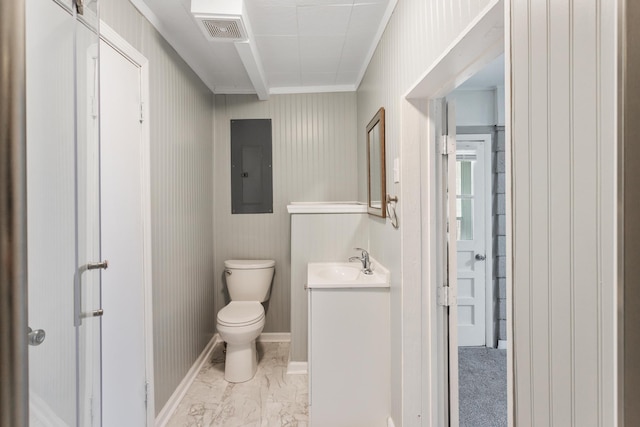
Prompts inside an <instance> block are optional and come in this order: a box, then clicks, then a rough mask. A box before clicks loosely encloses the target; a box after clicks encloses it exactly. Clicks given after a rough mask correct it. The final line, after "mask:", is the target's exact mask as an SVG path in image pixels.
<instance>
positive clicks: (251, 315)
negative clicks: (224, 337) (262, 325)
mask: <svg viewBox="0 0 640 427" xmlns="http://www.w3.org/2000/svg"><path fill="white" fill-rule="evenodd" d="M263 319H264V307H262V304H260V303H259V302H258V301H231V302H230V303H229V304H227V305H226V306H225V307H223V308H222V309H221V310H220V311H219V312H218V324H219V325H222V326H231V327H234V326H235V327H239V326H249V325H253V324H255V323H258V322H261V321H262V320H263Z"/></svg>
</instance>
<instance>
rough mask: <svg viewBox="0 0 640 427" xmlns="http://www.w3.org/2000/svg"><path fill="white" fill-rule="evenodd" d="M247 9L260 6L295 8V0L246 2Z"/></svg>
mask: <svg viewBox="0 0 640 427" xmlns="http://www.w3.org/2000/svg"><path fill="white" fill-rule="evenodd" d="M245 4H246V5H247V7H251V6H254V5H262V6H296V4H297V2H296V0H246V1H245Z"/></svg>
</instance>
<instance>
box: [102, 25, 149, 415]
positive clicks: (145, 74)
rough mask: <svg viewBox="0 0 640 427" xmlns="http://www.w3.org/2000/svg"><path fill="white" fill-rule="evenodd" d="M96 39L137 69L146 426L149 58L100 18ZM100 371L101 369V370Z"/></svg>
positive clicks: (147, 371) (147, 370) (147, 373)
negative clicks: (98, 36) (138, 79)
mask: <svg viewBox="0 0 640 427" xmlns="http://www.w3.org/2000/svg"><path fill="white" fill-rule="evenodd" d="M100 39H101V40H102V41H104V42H105V43H107V44H108V45H109V46H111V47H112V48H113V49H115V50H116V51H117V52H119V53H120V54H121V55H122V56H124V57H125V58H127V59H128V60H129V61H130V62H131V63H132V64H134V65H135V66H136V67H138V68H139V69H140V100H141V102H142V105H141V111H140V114H141V122H142V131H141V151H142V153H141V162H140V170H141V176H142V182H141V183H140V184H141V192H142V200H141V203H142V245H143V255H142V256H143V265H142V274H143V286H144V331H145V333H144V335H145V336H144V343H145V365H146V368H145V369H146V371H145V375H146V378H147V390H146V391H147V396H146V398H147V426H152V425H154V422H155V393H154V390H155V386H154V367H153V306H152V295H153V293H152V259H151V248H152V247H151V170H150V152H151V141H150V124H149V61H148V60H147V58H146V57H145V56H144V55H142V54H141V53H140V52H139V51H138V50H137V49H135V48H134V47H133V46H131V45H130V44H129V43H128V42H127V41H126V40H125V39H124V38H122V37H121V36H120V35H119V34H118V33H116V32H115V31H114V30H113V29H112V28H111V27H109V26H108V25H107V24H105V23H104V22H103V21H100ZM103 374H104V372H103Z"/></svg>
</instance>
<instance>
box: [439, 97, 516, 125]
mask: <svg viewBox="0 0 640 427" xmlns="http://www.w3.org/2000/svg"><path fill="white" fill-rule="evenodd" d="M447 100H455V102H456V126H493V125H497V124H498V104H497V96H496V91H495V90H456V91H453V92H451V93H450V94H449V95H447ZM502 116H503V117H504V98H503V102H502Z"/></svg>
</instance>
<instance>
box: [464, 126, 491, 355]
mask: <svg viewBox="0 0 640 427" xmlns="http://www.w3.org/2000/svg"><path fill="white" fill-rule="evenodd" d="M495 137H496V135H495V132H494V134H493V135H492V134H488V133H457V132H456V143H457V142H458V141H479V140H482V141H483V143H484V177H483V178H484V194H483V197H484V253H485V263H484V265H485V274H484V287H485V291H484V292H485V346H486V347H491V348H496V347H494V345H493V343H494V341H495V338H496V337H495V323H494V322H495V321H496V320H497V317H496V309H495V308H494V304H493V299H494V297H495V292H494V291H495V289H494V286H493V204H492V201H493V200H492V194H493V186H492V179H491V178H493V160H492V154H493V152H492V143H493V139H494V138H495ZM456 153H457V150H456ZM496 308H497V307H496ZM489 344H491V345H489Z"/></svg>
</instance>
